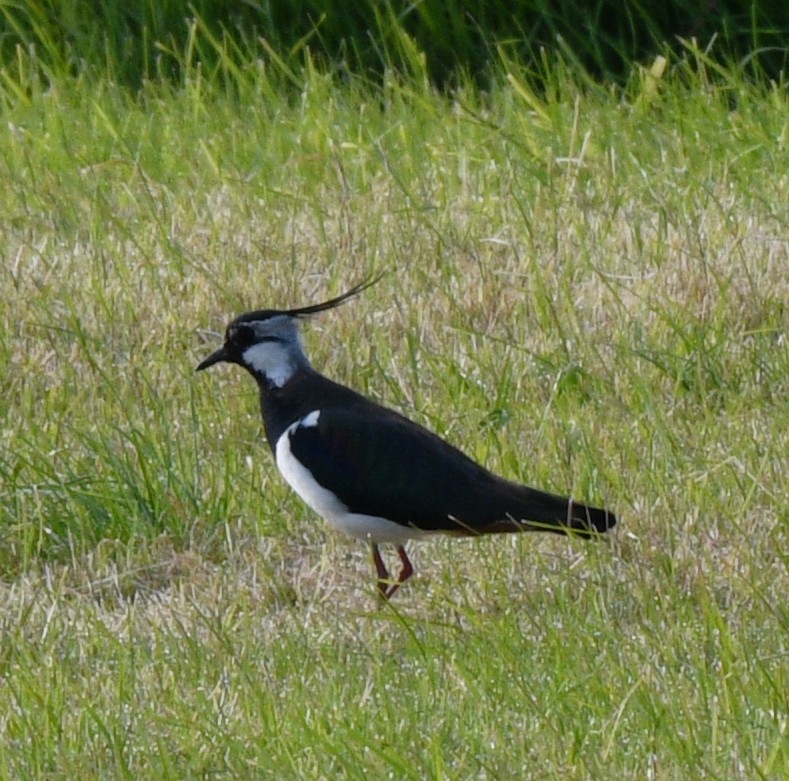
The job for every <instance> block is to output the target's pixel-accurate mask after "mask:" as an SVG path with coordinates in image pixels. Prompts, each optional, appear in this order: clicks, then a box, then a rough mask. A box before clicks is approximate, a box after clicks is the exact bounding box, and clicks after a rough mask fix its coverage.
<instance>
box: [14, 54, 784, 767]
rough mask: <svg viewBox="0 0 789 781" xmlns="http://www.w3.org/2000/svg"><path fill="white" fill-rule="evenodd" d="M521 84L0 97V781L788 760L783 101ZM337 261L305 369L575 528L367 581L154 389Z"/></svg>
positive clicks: (243, 396)
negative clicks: (583, 522) (592, 512)
mask: <svg viewBox="0 0 789 781" xmlns="http://www.w3.org/2000/svg"><path fill="white" fill-rule="evenodd" d="M550 66H551V67H550V74H551V81H550V83H549V84H548V88H547V89H546V90H545V92H544V93H542V94H537V93H536V92H535V91H533V90H532V89H531V88H530V81H529V78H528V76H527V74H525V73H523V72H522V71H521V70H520V69H518V68H517V67H516V66H515V65H514V64H512V63H509V64H506V63H505V64H504V65H503V66H502V68H503V70H506V71H507V72H506V73H504V72H503V73H502V75H501V78H500V79H499V81H498V83H497V86H496V87H495V88H494V89H493V90H491V91H490V92H489V93H486V94H481V93H479V92H477V91H475V90H474V89H473V88H471V87H469V88H467V89H466V90H460V91H459V92H458V93H457V94H456V95H454V96H452V97H451V98H448V97H440V96H437V95H436V94H434V93H433V92H432V91H431V90H430V89H429V88H427V87H426V86H425V80H424V79H420V78H414V79H413V80H410V81H407V82H403V81H397V80H395V79H390V80H389V81H387V82H386V83H385V84H384V85H383V86H381V87H380V88H379V87H371V86H369V85H366V84H364V83H363V82H362V81H361V80H354V79H351V80H349V81H344V82H340V81H339V80H337V79H334V78H332V77H330V76H324V75H321V74H320V73H318V72H316V71H315V70H313V69H310V68H309V66H307V67H305V70H304V72H303V73H302V74H297V75H298V76H299V78H300V79H301V80H302V83H303V87H302V89H301V90H300V92H299V93H298V94H293V93H290V94H286V93H284V92H283V91H281V90H279V89H278V88H277V86H276V79H274V78H272V74H271V73H270V72H269V71H267V70H266V68H264V67H263V66H262V65H260V64H257V65H249V66H248V67H247V68H246V69H245V70H243V72H238V73H236V74H235V76H234V78H235V82H234V85H235V86H234V89H233V90H227V91H226V90H224V89H222V88H220V86H218V84H219V82H218V81H217V82H214V81H212V80H210V79H208V78H204V77H203V76H202V75H201V73H200V70H199V69H196V70H195V71H194V72H193V73H191V74H190V75H189V77H188V78H186V79H185V81H184V83H183V85H181V86H180V87H178V88H175V87H166V86H162V85H155V84H151V85H148V86H147V87H146V88H145V89H144V90H143V92H142V93H141V94H140V95H139V96H138V97H136V98H131V97H129V95H128V93H127V92H125V91H124V90H122V89H120V88H118V87H117V86H115V85H113V84H112V83H111V82H110V81H107V80H101V79H98V80H89V79H80V78H76V79H70V78H65V77H64V78H62V79H60V80H55V81H53V82H50V83H48V84H47V85H46V86H44V85H42V84H40V83H38V82H37V81H36V79H35V78H34V77H31V80H30V81H28V82H24V81H22V80H21V77H15V78H16V80H12V81H9V79H8V78H6V80H5V82H4V90H5V93H4V103H5V107H4V108H5V112H4V114H5V122H4V123H3V125H2V127H1V128H0V154H1V155H2V158H1V159H0V165H2V169H3V179H4V183H5V186H4V188H2V192H0V206H1V207H2V212H1V213H2V223H0V224H2V231H3V234H4V240H3V242H2V251H3V254H4V257H3V259H2V260H3V262H2V264H0V289H1V290H2V301H3V306H2V309H0V328H2V338H1V339H0V363H1V364H2V366H3V371H2V373H1V374H0V389H1V390H2V393H1V394H0V409H1V410H2V417H1V419H2V421H3V423H2V428H0V480H1V482H0V493H1V494H2V503H1V506H0V534H1V535H2V545H0V573H1V574H2V581H1V582H0V627H1V631H2V638H3V642H2V652H1V653H0V681H1V682H2V683H1V684H0V736H1V737H0V740H2V745H3V751H2V752H0V778H8V779H25V778H28V779H39V778H47V779H60V778H63V779H65V778H84V779H94V778H95V779H99V778H102V779H103V778H161V779H168V778H173V779H184V778H208V777H220V778H244V779H247V778H268V777H276V778H310V779H312V778H332V779H335V778H395V779H409V778H413V779H417V778H418V779H424V778H435V779H441V778H506V777H518V778H534V779H550V778H556V779H559V778H561V779H587V778H612V777H613V778H651V779H679V778H690V777H692V778H699V779H727V780H728V779H749V780H750V779H754V778H762V779H780V778H785V777H786V774H787V772H789V749H788V748H787V746H789V741H787V721H788V720H789V708H788V707H787V706H788V703H787V692H788V691H789V682H788V681H787V672H789V664H788V663H787V652H788V651H789V635H788V634H787V625H788V623H789V616H788V615H787V609H786V596H785V595H786V593H787V590H789V589H788V586H789V582H788V578H787V550H789V545H788V544H787V526H788V524H787V520H788V517H787V510H786V508H787V506H789V481H787V460H786V453H787V452H789V406H788V405H787V401H786V399H787V398H789V352H788V351H787V349H786V335H787V327H788V326H789V309H788V308H787V300H788V296H787V293H788V291H789V288H788V287H787V281H786V279H787V277H786V269H787V267H789V266H788V263H787V262H788V261H789V257H788V254H789V253H788V252H787V247H788V246H789V244H788V243H787V237H788V236H789V212H787V209H786V197H785V193H786V192H787V184H788V182H787V166H786V162H787V159H789V152H788V151H787V144H788V143H789V121H787V116H789V113H787V102H786V93H785V89H784V88H783V87H782V86H781V85H769V84H764V85H759V84H754V83H749V82H748V81H746V80H745V79H744V78H742V76H741V74H739V73H738V72H737V71H736V69H733V68H724V67H722V66H719V65H717V64H716V63H714V62H712V61H710V60H709V59H707V58H706V57H705V56H704V55H703V54H702V53H699V52H695V53H693V52H691V53H689V55H688V58H687V60H685V61H677V62H674V63H671V64H670V65H669V67H668V68H667V69H665V70H664V69H663V68H662V67H661V66H660V64H659V63H657V64H656V66H655V67H654V68H653V70H652V71H651V72H648V71H643V72H637V73H636V74H634V77H633V79H632V80H631V83H630V84H629V85H628V87H627V89H626V90H625V91H624V92H622V93H619V92H616V93H615V92H614V91H610V90H606V89H605V88H603V87H595V86H594V85H591V84H588V83H584V82H583V79H582V78H581V76H580V75H579V74H578V73H576V72H574V71H573V70H572V69H567V68H565V67H563V66H562V64H561V63H560V62H556V63H551V64H550ZM33 70H34V69H33ZM23 71H24V69H20V71H19V73H21V72H23ZM31 72H32V71H31ZM6 75H7V74H6ZM372 270H388V271H389V272H390V273H389V274H388V275H387V276H385V278H384V279H383V280H382V281H381V282H380V283H379V284H378V285H377V286H376V287H374V288H372V289H371V290H369V291H368V292H367V293H365V295H364V296H363V297H362V298H360V299H358V300H356V301H355V302H354V303H351V304H348V305H347V306H345V307H344V308H342V309H340V310H338V311H336V312H334V313H330V314H326V315H324V316H322V317H320V318H317V319H315V320H314V321H313V322H312V323H311V324H309V326H308V327H307V329H306V334H305V339H306V344H307V349H308V351H309V354H310V355H311V356H312V358H313V360H314V363H315V365H316V366H317V367H319V368H320V369H321V370H322V371H324V372H326V373H327V374H329V375H330V376H332V377H335V378H338V379H339V380H341V381H344V382H347V383H349V384H351V385H353V386H354V387H356V388H358V389H360V390H362V391H364V392H366V393H367V394H369V395H370V396H372V397H374V398H376V399H378V400H380V401H383V402H385V403H387V404H389V405H391V406H393V407H396V408H398V409H401V410H404V411H405V412H406V413H407V414H409V415H410V416H412V417H414V418H415V419H417V420H419V421H421V422H422V423H424V424H426V425H428V426H429V427H431V428H433V429H434V430H437V431H439V432H440V433H442V434H443V435H445V436H447V437H448V438H449V439H450V440H451V441H453V442H455V443H456V444H458V445H460V446H461V447H462V448H463V449H465V450H466V451H467V452H469V453H470V454H472V455H474V456H475V457H476V458H478V459H480V460H483V461H484V462H485V463H487V464H488V465H490V466H491V467H492V468H494V469H495V470H497V471H499V472H501V473H503V474H505V475H507V476H508V477H511V478H514V479H519V480H523V481H527V482H529V483H531V484H535V485H538V486H540V487H544V488H546V489H551V490H555V491H561V492H564V491H568V492H569V491H571V492H572V493H573V495H574V496H577V497H579V498H582V499H586V500H590V501H595V502H600V503H605V504H606V505H607V506H610V507H611V508H613V509H615V510H616V511H617V512H618V514H619V515H620V517H621V526H620V528H619V530H618V531H617V533H616V534H615V535H613V537H612V539H610V540H609V541H607V542H605V543H602V544H599V545H584V544H582V543H580V542H568V541H566V540H560V539H547V538H538V537H528V538H526V537H518V538H515V537H512V538H505V539H496V540H476V541H455V540H435V541H431V542H429V543H425V544H422V545H419V546H413V548H414V560H415V563H416V566H417V570H418V573H419V575H418V577H416V578H415V579H413V580H412V581H411V582H410V583H409V584H408V586H407V587H406V588H404V589H402V590H401V592H400V593H398V595H397V597H396V598H395V600H393V602H392V603H391V604H390V605H385V606H381V605H379V604H378V603H377V602H376V599H375V596H374V594H375V588H374V583H373V580H372V567H371V563H370V561H369V559H368V553H367V551H366V550H364V546H362V545H360V544H358V543H355V542H353V541H349V540H345V539H343V538H340V537H338V536H337V535H335V534H334V533H333V532H331V531H330V530H329V529H327V528H326V526H325V525H324V524H323V523H322V522H321V521H320V520H318V519H316V518H315V517H313V516H312V515H311V513H310V512H309V511H308V510H306V509H305V508H304V507H303V506H302V505H301V504H300V503H299V501H298V500H297V499H295V498H294V497H293V496H292V495H291V494H290V493H289V492H288V491H287V490H286V489H285V487H284V485H283V482H282V480H281V479H280V478H279V477H278V475H277V474H276V471H275V469H274V468H273V464H272V460H271V457H270V455H269V454H268V453H267V452H266V448H265V446H264V444H263V441H262V429H261V425H260V422H259V418H258V411H257V400H256V396H255V391H254V388H253V387H252V385H251V383H250V382H249V381H248V379H247V378H245V377H243V376H241V375H240V372H238V371H234V370H232V369H226V370H218V371H216V372H215V373H211V374H209V375H207V376H202V375H199V376H195V375H194V371H193V370H194V366H195V365H196V364H197V362H198V361H199V360H200V359H201V358H202V357H204V356H205V355H206V353H207V351H209V350H211V349H213V347H214V346H215V344H216V336H215V335H214V334H213V333H212V332H214V331H221V330H222V328H223V327H224V324H225V323H226V321H227V320H228V318H229V317H230V316H231V315H232V314H234V313H238V312H240V311H242V310H245V309H248V308H251V307H259V306H287V305H298V304H303V303H308V302H311V301H313V300H316V299H319V298H320V297H327V296H330V295H333V294H336V293H338V292H340V291H342V290H343V289H344V288H346V287H348V286H349V285H350V284H352V283H353V282H355V281H357V280H359V279H361V278H362V277H363V276H364V275H365V274H367V273H368V272H370V271H372Z"/></svg>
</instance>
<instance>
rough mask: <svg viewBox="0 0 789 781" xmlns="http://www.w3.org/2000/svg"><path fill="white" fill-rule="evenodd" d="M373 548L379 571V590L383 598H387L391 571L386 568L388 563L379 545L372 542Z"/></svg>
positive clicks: (374, 559) (376, 567)
mask: <svg viewBox="0 0 789 781" xmlns="http://www.w3.org/2000/svg"><path fill="white" fill-rule="evenodd" d="M372 548H373V562H374V563H375V571H376V572H377V573H378V591H380V592H381V599H387V597H388V594H387V593H386V591H387V588H388V587H387V585H386V584H387V581H388V580H389V572H388V571H387V569H386V564H384V560H383V559H382V558H381V551H380V550H378V545H376V544H375V543H372Z"/></svg>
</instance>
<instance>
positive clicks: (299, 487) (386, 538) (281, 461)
mask: <svg viewBox="0 0 789 781" xmlns="http://www.w3.org/2000/svg"><path fill="white" fill-rule="evenodd" d="M319 416H320V411H319V410H315V411H313V412H310V414H309V415H306V416H305V417H304V418H302V419H301V420H299V421H296V422H295V423H293V424H291V425H290V426H289V427H288V428H287V429H286V430H285V432H284V433H283V434H282V436H281V437H280V438H279V440H277V447H276V449H275V457H276V461H277V467H278V468H279V471H280V472H282V476H283V477H284V478H285V480H286V482H287V483H288V485H289V486H290V487H291V488H292V489H293V490H294V491H295V492H296V493H297V494H298V495H299V496H300V497H301V498H302V499H303V500H304V502H305V503H306V504H307V505H308V506H309V507H311V508H312V509H313V510H315V512H316V513H318V515H320V516H321V517H322V518H324V519H325V520H326V521H328V522H329V523H330V524H331V525H332V526H333V527H334V528H335V529H337V530H339V531H341V532H343V533H345V534H349V535H350V536H351V537H357V538H359V539H362V540H370V541H371V542H391V543H395V544H396V545H402V544H403V543H405V541H406V540H410V539H414V538H416V537H424V536H426V535H428V534H429V532H425V531H422V530H420V529H415V528H413V527H412V526H401V525H400V524H399V523H395V522H394V521H388V520H386V518H380V517H378V516H375V515H363V514H361V513H352V512H348V508H347V507H346V506H345V505H344V504H343V503H342V502H341V501H340V500H339V499H338V498H337V497H336V496H335V495H334V494H333V493H332V492H331V491H329V490H328V489H327V488H324V487H323V486H322V485H320V484H319V483H318V481H317V480H316V479H315V478H314V477H313V476H312V472H310V470H309V469H307V468H306V467H305V466H304V465H303V464H302V463H300V462H299V461H298V460H296V458H295V456H294V455H293V453H292V452H291V449H290V435H291V433H292V432H293V431H295V430H296V429H297V428H298V427H299V426H304V427H310V426H315V425H317V423H318V417H319Z"/></svg>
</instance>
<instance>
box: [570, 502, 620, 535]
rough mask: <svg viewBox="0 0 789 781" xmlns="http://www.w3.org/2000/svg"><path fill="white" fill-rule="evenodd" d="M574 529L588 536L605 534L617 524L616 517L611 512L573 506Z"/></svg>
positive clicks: (574, 503) (583, 506) (597, 508)
mask: <svg viewBox="0 0 789 781" xmlns="http://www.w3.org/2000/svg"><path fill="white" fill-rule="evenodd" d="M571 517H572V529H573V530H574V531H576V532H581V533H584V532H586V533H587V534H594V533H597V534H605V533H606V532H607V531H610V530H611V529H613V528H614V526H616V524H617V518H616V515H614V514H613V513H612V512H611V511H610V510H603V509H600V508H599V507H587V506H586V505H585V504H578V503H576V502H573V504H572V516H571Z"/></svg>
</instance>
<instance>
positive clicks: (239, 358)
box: [197, 275, 380, 388]
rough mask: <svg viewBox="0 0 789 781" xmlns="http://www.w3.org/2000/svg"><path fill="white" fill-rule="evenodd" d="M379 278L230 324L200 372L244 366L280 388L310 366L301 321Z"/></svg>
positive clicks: (337, 304)
mask: <svg viewBox="0 0 789 781" xmlns="http://www.w3.org/2000/svg"><path fill="white" fill-rule="evenodd" d="M379 279H380V275H379V276H377V277H375V278H373V279H368V280H365V281H364V282H360V283H359V284H358V285H355V286H354V287H352V288H351V289H350V290H348V291H346V292H345V293H343V294H342V295H340V296H337V297H336V298H332V299H330V300H329V301H324V302H322V303H320V304H312V305H311V306H305V307H300V308H298V309H285V310H278V309H259V310H257V311H255V312H246V313H244V314H243V315H239V316H238V317H236V318H235V319H234V320H232V321H231V323H230V325H228V327H227V330H226V331H225V342H224V344H223V345H222V346H221V347H220V348H219V349H218V350H215V351H214V352H213V353H211V355H209V356H208V357H207V358H206V359H205V360H204V361H202V362H201V363H200V364H199V365H198V367H197V371H202V370H203V369H208V368H209V367H211V366H213V365H214V364H217V363H223V362H224V363H235V364H238V365H239V366H243V367H244V368H245V369H246V370H247V371H248V372H250V374H252V375H253V376H254V377H255V379H257V380H258V381H259V382H264V383H266V384H268V385H274V386H276V387H279V388H281V387H282V386H283V385H284V384H285V383H286V382H287V381H288V380H289V379H290V378H291V377H292V376H293V374H294V373H295V372H296V371H298V370H299V369H300V368H305V367H308V366H309V361H308V360H307V357H306V356H305V355H304V351H303V349H302V346H301V338H300V336H299V320H301V319H303V318H305V317H308V316H309V315H312V314H315V313H317V312H323V311H325V310H327V309H334V307H336V306H339V305H340V304H342V303H343V302H344V301H347V300H348V299H349V298H351V297H352V296H355V295H357V294H358V293H361V292H362V290H365V289H366V288H368V287H370V285H373V284H375V283H376V282H377V281H378V280H379Z"/></svg>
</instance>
